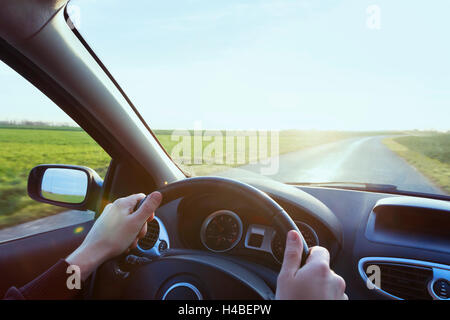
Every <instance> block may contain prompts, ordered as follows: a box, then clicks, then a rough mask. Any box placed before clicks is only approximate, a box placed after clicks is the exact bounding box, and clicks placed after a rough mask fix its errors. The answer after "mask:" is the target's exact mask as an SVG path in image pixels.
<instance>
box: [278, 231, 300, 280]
mask: <svg viewBox="0 0 450 320" xmlns="http://www.w3.org/2000/svg"><path fill="white" fill-rule="evenodd" d="M302 252H303V243H302V241H301V238H300V235H299V234H298V232H297V231H295V230H291V231H289V232H288V234H287V239H286V249H285V250H284V259H283V264H282V266H281V271H280V274H281V273H285V274H289V275H290V276H294V275H295V273H296V272H297V271H298V269H299V268H300V264H301V262H302Z"/></svg>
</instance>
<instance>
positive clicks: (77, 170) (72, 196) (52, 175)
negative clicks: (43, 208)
mask: <svg viewBox="0 0 450 320" xmlns="http://www.w3.org/2000/svg"><path fill="white" fill-rule="evenodd" d="M102 185H103V180H102V179H101V178H100V176H99V175H98V174H97V173H96V172H95V171H94V170H92V169H90V168H87V167H82V166H69V165H53V164H50V165H48V164H44V165H39V166H37V167H34V168H33V169H32V170H31V171H30V175H29V176H28V195H29V196H30V197H31V198H32V199H34V200H36V201H39V202H44V203H48V204H52V205H55V206H60V207H65V208H70V209H74V210H94V211H95V210H96V208H97V204H98V203H99V201H100V196H101V189H102Z"/></svg>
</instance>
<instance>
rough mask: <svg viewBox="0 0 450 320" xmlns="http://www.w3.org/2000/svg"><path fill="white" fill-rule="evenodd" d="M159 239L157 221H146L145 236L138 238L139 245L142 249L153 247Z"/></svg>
mask: <svg viewBox="0 0 450 320" xmlns="http://www.w3.org/2000/svg"><path fill="white" fill-rule="evenodd" d="M158 239H159V223H158V221H157V220H156V219H153V220H152V221H150V222H148V223H147V233H146V234H145V237H144V238H142V239H140V240H139V242H138V243H139V247H140V248H141V249H143V250H149V249H151V248H153V247H154V245H155V243H156V241H158Z"/></svg>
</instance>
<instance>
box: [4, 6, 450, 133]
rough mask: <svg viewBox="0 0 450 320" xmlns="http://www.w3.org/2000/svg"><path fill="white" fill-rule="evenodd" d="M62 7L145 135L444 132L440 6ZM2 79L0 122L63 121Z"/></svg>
mask: <svg viewBox="0 0 450 320" xmlns="http://www.w3.org/2000/svg"><path fill="white" fill-rule="evenodd" d="M73 4H74V5H77V6H79V8H80V11H79V14H78V16H79V28H80V30H81V32H82V34H83V36H84V37H85V38H86V39H87V41H88V43H89V44H90V45H91V46H92V47H93V48H94V50H95V51H96V52H97V53H98V55H99V56H100V58H101V59H102V60H103V62H104V63H105V64H106V66H107V67H108V68H109V69H110V71H111V72H112V74H113V75H114V76H115V78H116V79H117V80H118V82H119V83H120V84H121V85H122V87H123V88H124V89H125V91H126V92H127V93H128V95H129V96H130V97H131V99H132V100H133V102H134V103H135V104H136V106H137V107H138V109H139V110H140V111H141V113H142V114H143V115H144V117H145V118H146V120H147V121H148V122H149V124H150V126H151V127H153V128H192V127H193V126H194V123H195V122H196V121H201V123H202V126H203V127H204V128H210V129H216V128H221V129H222V128H224V129H226V128H230V129H332V130H334V129H339V130H385V129H399V130H401V129H437V130H449V129H450V125H449V123H450V121H449V120H450V119H449V118H450V117H449V109H450V90H449V89H450V88H449V86H450V62H449V57H450V42H449V41H446V38H447V37H448V35H447V33H448V31H449V30H450V19H448V13H449V12H450V2H449V1H448V0H440V1H439V0H436V1H433V2H427V1H406V0H395V1H392V0H390V1H365V0H342V1H338V0H323V1H317V0H298V1H289V0H277V1H275V0H261V1H258V0H254V1H235V0H227V1H218V0H217V1H211V0H189V1H188V0H186V1H148V0H147V1H135V2H133V5H130V2H129V1H118V0H95V1H94V0H78V1H73ZM369 5H377V6H378V7H379V8H380V10H381V11H380V13H381V15H380V18H381V19H380V29H379V30H373V29H370V28H368V27H367V25H366V21H367V19H368V14H367V12H366V10H367V7H368V6H369ZM76 13H77V12H76ZM12 78H14V75H11V74H10V73H9V72H8V71H6V70H5V68H1V69H0V83H2V86H1V87H2V88H1V89H0V94H1V95H2V100H3V101H4V102H3V103H2V104H4V105H5V106H11V105H13V106H16V107H15V108H6V110H4V111H3V110H2V114H1V115H0V118H3V119H4V118H7V119H21V118H26V117H28V118H29V117H41V118H45V119H40V120H50V121H64V119H66V118H65V115H64V114H62V113H61V112H60V111H59V112H56V110H55V109H56V108H55V107H54V106H51V105H49V103H47V102H46V101H42V99H41V98H37V97H36V96H37V95H36V94H35V93H33V94H32V93H30V94H25V95H24V94H23V89H20V86H19V85H18V84H19V81H18V80H17V82H16V80H13V79H12ZM20 83H22V82H20ZM13 87H18V88H19V89H15V88H13ZM29 89H30V91H32V88H29ZM21 92H22V94H20V93H21ZM27 93H28V91H27ZM2 109H3V108H2Z"/></svg>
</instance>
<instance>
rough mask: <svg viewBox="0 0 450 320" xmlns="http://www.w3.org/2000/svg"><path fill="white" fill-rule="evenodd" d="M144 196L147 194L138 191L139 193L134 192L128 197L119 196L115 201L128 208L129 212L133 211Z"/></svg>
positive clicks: (116, 203)
mask: <svg viewBox="0 0 450 320" xmlns="http://www.w3.org/2000/svg"><path fill="white" fill-rule="evenodd" d="M144 198H145V194H143V193H137V194H132V195H130V196H128V197H124V198H119V199H117V200H116V201H114V204H115V205H117V206H119V207H120V208H122V209H126V210H127V211H128V213H132V212H133V209H134V207H135V206H136V205H137V204H138V203H139V201H141V200H142V199H144Z"/></svg>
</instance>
